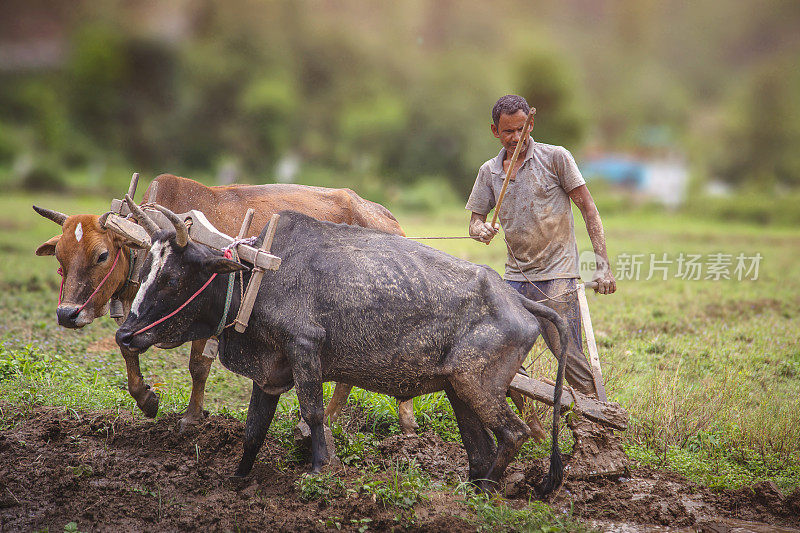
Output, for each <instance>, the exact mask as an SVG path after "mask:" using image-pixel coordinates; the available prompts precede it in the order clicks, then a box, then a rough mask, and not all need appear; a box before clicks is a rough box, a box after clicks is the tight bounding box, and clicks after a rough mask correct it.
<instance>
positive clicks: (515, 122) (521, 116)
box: [492, 109, 532, 157]
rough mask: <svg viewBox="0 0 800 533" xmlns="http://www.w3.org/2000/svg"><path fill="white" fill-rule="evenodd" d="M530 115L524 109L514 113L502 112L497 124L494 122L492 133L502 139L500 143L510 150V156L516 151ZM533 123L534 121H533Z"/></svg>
mask: <svg viewBox="0 0 800 533" xmlns="http://www.w3.org/2000/svg"><path fill="white" fill-rule="evenodd" d="M527 118H528V115H526V114H525V112H524V111H523V110H522V109H518V110H517V112H516V113H514V114H513V115H507V114H505V113H504V114H502V115H500V120H498V121H497V125H496V126H495V125H494V124H492V134H494V136H495V137H497V138H498V139H500V144H502V145H503V148H505V149H506V151H507V152H508V157H511V154H513V153H514V150H515V149H516V148H517V143H518V142H519V141H520V137H522V128H523V127H524V126H525V119H527ZM531 124H532V123H531Z"/></svg>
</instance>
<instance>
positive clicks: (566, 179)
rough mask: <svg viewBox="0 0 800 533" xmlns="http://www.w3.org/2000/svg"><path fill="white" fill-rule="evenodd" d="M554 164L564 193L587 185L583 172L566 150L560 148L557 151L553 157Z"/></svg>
mask: <svg viewBox="0 0 800 533" xmlns="http://www.w3.org/2000/svg"><path fill="white" fill-rule="evenodd" d="M553 163H554V166H555V171H556V174H557V175H558V181H559V183H560V184H561V188H562V189H564V191H566V192H569V191H571V190H572V189H574V188H575V187H580V186H581V185H584V184H586V180H584V179H583V176H582V175H581V171H580V170H579V169H578V164H577V163H575V159H574V158H573V157H572V154H571V153H569V150H567V149H566V148H563V147H559V148H558V149H557V150H556V152H555V154H554V155H553Z"/></svg>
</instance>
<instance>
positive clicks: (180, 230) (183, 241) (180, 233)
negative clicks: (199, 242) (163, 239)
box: [154, 204, 189, 248]
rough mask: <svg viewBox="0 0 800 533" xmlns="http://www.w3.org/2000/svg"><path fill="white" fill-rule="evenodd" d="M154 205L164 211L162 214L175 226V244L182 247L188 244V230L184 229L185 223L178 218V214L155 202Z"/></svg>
mask: <svg viewBox="0 0 800 533" xmlns="http://www.w3.org/2000/svg"><path fill="white" fill-rule="evenodd" d="M154 207H155V208H156V209H158V210H159V211H161V212H162V213H164V216H165V217H167V218H168V219H169V221H170V222H172V225H173V226H175V244H177V245H178V247H179V248H184V247H185V246H186V245H187V244H189V230H188V229H186V224H184V222H183V220H181V219H180V218H178V215H176V214H175V213H173V212H172V211H170V210H169V209H167V208H166V207H164V206H163V205H158V204H155V205H154Z"/></svg>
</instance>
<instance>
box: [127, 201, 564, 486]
mask: <svg viewBox="0 0 800 533" xmlns="http://www.w3.org/2000/svg"><path fill="white" fill-rule="evenodd" d="M132 208H134V206H132ZM135 209H136V210H137V211H139V210H138V208H135ZM161 210H162V212H164V214H165V215H167V216H168V217H169V218H170V220H172V222H173V225H174V226H175V232H174V233H173V232H172V231H171V230H169V231H166V230H161V231H158V232H155V234H154V235H153V244H152V247H151V249H150V254H149V255H148V257H147V261H146V263H145V265H144V268H143V272H142V286H141V289H140V290H139V293H138V294H137V295H136V299H135V301H134V303H133V306H132V310H131V313H130V315H129V316H128V318H127V320H126V321H125V323H124V324H123V325H122V327H121V328H120V329H119V331H118V332H117V342H118V343H119V344H120V346H121V347H123V348H124V349H126V350H133V351H134V352H142V351H144V350H147V349H148V348H149V347H150V346H152V345H154V344H157V343H176V344H177V343H180V342H185V341H189V340H193V339H204V338H207V337H209V336H211V335H212V334H213V332H214V330H215V328H216V327H217V325H218V324H219V323H220V318H221V315H222V312H223V309H224V303H225V299H226V293H227V283H228V282H227V279H228V276H227V275H219V276H217V277H216V279H215V280H214V281H213V282H212V283H211V284H210V285H209V286H208V288H207V289H206V290H205V292H203V293H201V294H200V295H199V296H198V297H197V298H196V299H194V300H193V301H192V302H191V303H189V304H188V305H187V306H186V307H185V308H184V309H182V310H181V311H180V312H179V313H177V314H176V315H175V316H174V317H172V318H170V319H169V320H166V321H164V322H162V323H160V324H158V325H156V326H155V327H153V328H151V329H149V330H147V331H145V332H142V333H138V334H135V333H136V332H137V331H138V330H140V329H142V328H143V327H145V326H147V325H150V324H152V323H153V322H154V321H156V320H158V319H159V318H162V317H164V316H166V315H167V314H169V313H170V312H172V311H173V310H174V309H175V308H176V307H178V305H179V304H181V303H183V302H185V301H186V300H187V299H188V298H189V297H190V296H191V295H192V294H194V293H195V291H197V290H198V288H199V287H200V286H201V285H202V284H203V283H204V282H206V280H208V278H209V277H210V276H211V275H212V274H213V273H218V274H227V273H230V272H234V271H238V270H242V269H246V267H244V266H243V265H241V264H239V263H237V262H234V261H230V260H228V259H225V258H224V257H222V255H221V254H220V253H219V252H217V251H214V250H212V249H211V248H209V247H207V246H204V245H201V244H198V243H195V242H192V241H191V240H190V239H189V236H188V234H187V230H186V227H185V226H184V224H183V222H182V221H181V220H180V219H179V218H178V217H176V216H175V215H174V214H173V213H172V212H171V211H169V210H167V209H165V208H161ZM137 215H138V216H146V215H144V213H141V212H139V213H137ZM260 238H261V239H263V238H264V232H262V234H261V237H260ZM272 253H273V254H275V255H277V256H279V257H281V258H282V263H281V266H280V268H279V269H278V270H277V271H267V272H266V273H265V275H264V278H263V281H262V283H261V288H260V291H259V293H258V298H257V299H256V303H255V307H254V309H253V312H252V315H251V318H250V325H249V327H248V329H247V331H246V332H245V333H243V334H240V333H237V332H236V331H235V330H234V329H233V328H228V329H226V330H225V331H224V332H223V333H222V335H221V336H220V337H219V340H220V346H219V360H220V362H221V363H222V364H223V365H224V366H225V367H226V368H228V369H229V370H232V371H233V372H236V373H237V374H241V375H243V376H246V377H248V378H250V379H252V380H253V391H252V396H251V398H250V406H249V409H248V412H247V421H246V425H245V437H244V455H243V457H242V459H241V462H240V463H239V467H238V469H237V470H236V474H235V475H236V476H245V475H247V474H248V473H249V472H250V470H251V469H252V466H253V463H254V461H255V457H256V454H257V453H258V450H259V449H260V447H261V445H262V444H263V442H264V438H265V436H266V432H267V429H268V428H269V425H270V423H271V422H272V418H273V415H274V413H275V408H276V406H277V404H278V398H279V397H280V395H281V394H282V393H283V392H286V391H288V390H289V389H291V388H292V387H296V388H297V398H298V401H299V404H300V412H301V414H302V417H303V419H304V420H305V421H306V423H307V424H308V425H309V426H310V428H311V435H312V450H311V451H312V468H313V471H314V472H317V471H319V469H320V467H321V466H322V465H323V464H324V463H325V462H327V459H328V457H327V450H326V446H325V436H324V432H323V405H322V383H323V382H325V381H341V382H344V383H349V384H352V385H356V386H358V387H362V388H364V389H368V390H372V391H376V392H380V393H384V394H388V395H392V396H396V397H397V398H411V397H413V396H418V395H420V394H426V393H431V392H434V391H440V390H444V391H445V392H446V393H447V397H448V398H449V400H450V402H451V404H452V406H453V410H454V411H455V414H456V418H457V421H458V427H459V430H460V432H461V438H462V441H463V443H464V447H465V448H466V452H467V457H468V459H469V478H470V480H471V481H473V482H474V483H475V484H476V485H477V486H478V487H480V488H482V489H490V488H492V487H493V486H494V483H495V482H497V481H499V480H500V478H501V477H502V475H503V472H504V471H505V469H506V467H507V466H508V464H509V463H510V462H511V460H512V459H513V457H514V456H515V455H516V453H517V451H518V450H519V448H520V446H521V445H522V444H523V442H524V441H525V440H526V439H527V438H528V437H529V435H530V430H529V429H528V426H527V425H526V424H525V423H524V422H523V421H522V420H520V418H519V417H518V416H517V415H516V414H515V413H514V412H513V411H512V410H511V408H510V407H509V406H508V403H507V402H506V391H507V390H508V386H509V383H510V382H511V380H512V378H513V377H514V374H515V373H516V372H517V369H519V368H520V364H521V363H522V361H523V359H524V358H525V355H526V354H527V353H528V351H529V350H530V349H531V347H532V346H533V344H534V341H535V340H536V338H537V336H538V335H539V326H538V323H537V321H536V319H535V317H542V318H544V319H546V320H549V321H551V322H553V323H554V324H555V325H556V327H557V328H558V331H559V333H560V335H561V346H566V345H567V333H566V325H565V323H564V321H563V320H562V319H561V317H559V316H558V315H557V314H556V313H555V312H554V311H552V310H550V309H548V308H547V307H544V306H543V305H541V304H536V303H534V302H531V301H529V300H527V299H525V298H523V297H522V296H520V295H519V294H518V293H517V292H516V291H514V290H513V289H511V288H510V287H508V286H507V285H506V283H504V282H503V280H502V279H501V278H500V276H499V275H498V274H497V273H496V272H494V271H493V270H491V269H489V268H488V267H481V266H477V265H474V264H472V263H469V262H467V261H463V260H460V259H457V258H455V257H452V256H450V255H447V254H445V253H443V252H441V251H439V250H436V249H434V248H430V247H428V246H425V245H422V244H420V243H418V242H415V241H412V240H408V239H406V238H404V237H400V236H396V235H389V234H386V233H382V232H379V231H375V230H370V229H365V228H360V227H353V226H347V225H343V224H334V223H329V222H320V221H318V220H315V219H313V218H310V217H308V216H305V215H302V214H300V213H296V212H293V211H284V212H282V213H281V218H280V222H279V223H278V226H277V233H276V235H275V240H274V242H273V245H272ZM238 277H239V276H238V275H237V276H236V278H237V279H238ZM248 278H249V274H248V273H245V274H244V280H245V283H247V280H248ZM236 283H237V285H238V283H239V281H237V282H236ZM238 307H239V288H238V287H235V289H234V290H233V303H232V306H231V311H230V314H229V316H228V318H227V319H226V321H227V322H229V321H232V320H233V317H234V316H235V313H236V310H237V309H238ZM564 364H565V363H564V354H563V353H562V354H561V355H560V357H559V362H558V376H557V381H556V387H555V398H554V413H559V412H560V399H561V388H562V382H563V376H564ZM558 423H559V417H558V416H554V420H553V428H552V431H553V449H552V456H551V459H550V471H549V473H548V475H547V477H546V478H545V481H544V483H543V485H542V486H541V487H540V489H539V492H540V494H542V495H544V494H547V493H549V492H551V491H552V490H553V489H554V488H555V487H556V486H557V485H558V484H560V482H561V479H562V475H563V466H562V462H561V456H560V454H559V451H558V444H557V438H556V437H557V434H558ZM490 431H491V433H493V434H494V436H495V438H496V443H495V440H494V439H493V438H492V436H491V433H490Z"/></svg>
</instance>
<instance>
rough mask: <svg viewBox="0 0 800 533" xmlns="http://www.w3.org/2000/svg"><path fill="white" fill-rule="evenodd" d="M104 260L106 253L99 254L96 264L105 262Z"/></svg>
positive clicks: (106, 257)
mask: <svg viewBox="0 0 800 533" xmlns="http://www.w3.org/2000/svg"><path fill="white" fill-rule="evenodd" d="M106 259H108V252H103V253H102V254H100V255H99V256H98V257H97V262H98V263H102V262H103V261H105V260H106Z"/></svg>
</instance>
